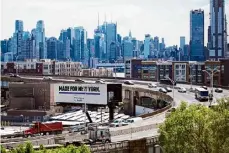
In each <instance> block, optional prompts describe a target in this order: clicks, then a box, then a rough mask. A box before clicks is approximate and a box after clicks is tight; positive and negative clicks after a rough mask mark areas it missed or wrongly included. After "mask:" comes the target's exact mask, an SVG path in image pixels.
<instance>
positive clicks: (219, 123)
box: [159, 98, 229, 153]
mask: <svg viewBox="0 0 229 153" xmlns="http://www.w3.org/2000/svg"><path fill="white" fill-rule="evenodd" d="M226 100H227V101H229V98H228V99H222V100H221V101H220V102H219V105H218V106H215V107H213V108H212V109H211V108H208V107H206V106H203V105H200V104H198V105H196V104H195V105H190V106H188V105H187V104H186V103H184V102H182V104H181V106H180V107H179V108H177V109H176V111H174V112H172V113H171V114H170V116H169V117H168V118H167V119H166V121H165V122H164V123H163V124H162V125H161V126H160V130H159V132H160V136H159V140H160V145H161V147H162V150H163V151H164V152H166V153H196V152H198V153H226V152H229V145H228V144H229V109H227V108H229V107H228V106H229V105H228V102H226Z"/></svg>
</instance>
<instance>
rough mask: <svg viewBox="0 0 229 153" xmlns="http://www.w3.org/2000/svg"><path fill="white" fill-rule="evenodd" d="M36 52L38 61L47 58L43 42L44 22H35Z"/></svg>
mask: <svg viewBox="0 0 229 153" xmlns="http://www.w3.org/2000/svg"><path fill="white" fill-rule="evenodd" d="M35 40H36V50H37V52H38V53H39V58H40V59H45V58H47V46H46V42H45V25H44V21H42V20H39V21H37V25H36V39H35Z"/></svg>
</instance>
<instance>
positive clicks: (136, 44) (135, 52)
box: [131, 38, 140, 57]
mask: <svg viewBox="0 0 229 153" xmlns="http://www.w3.org/2000/svg"><path fill="white" fill-rule="evenodd" d="M131 41H132V44H133V57H139V55H140V48H139V41H138V40H137V39H136V38H132V40H131Z"/></svg>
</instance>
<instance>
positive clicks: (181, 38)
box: [180, 36, 185, 51]
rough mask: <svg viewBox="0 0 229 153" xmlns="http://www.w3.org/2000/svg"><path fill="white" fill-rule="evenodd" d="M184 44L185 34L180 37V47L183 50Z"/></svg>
mask: <svg viewBox="0 0 229 153" xmlns="http://www.w3.org/2000/svg"><path fill="white" fill-rule="evenodd" d="M184 45H185V36H181V37H180V49H181V50H182V51H184Z"/></svg>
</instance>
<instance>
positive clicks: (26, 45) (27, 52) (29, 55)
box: [21, 37, 39, 60]
mask: <svg viewBox="0 0 229 153" xmlns="http://www.w3.org/2000/svg"><path fill="white" fill-rule="evenodd" d="M21 56H22V57H21V58H22V59H23V60H25V59H37V58H39V57H38V55H37V52H36V46H35V39H34V37H31V38H27V39H25V40H23V42H22V54H21Z"/></svg>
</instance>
